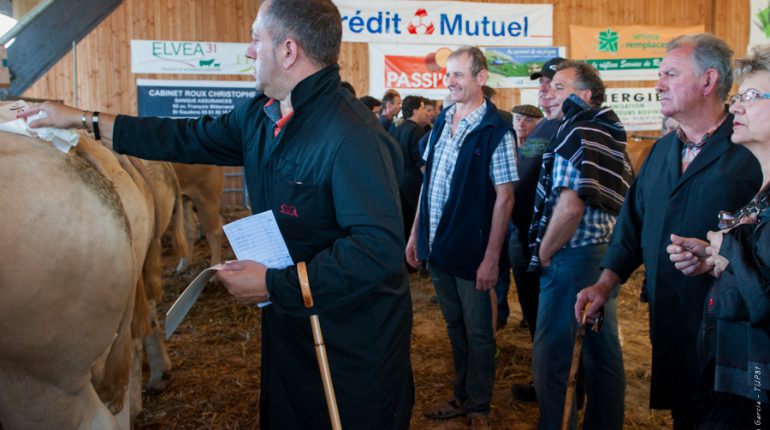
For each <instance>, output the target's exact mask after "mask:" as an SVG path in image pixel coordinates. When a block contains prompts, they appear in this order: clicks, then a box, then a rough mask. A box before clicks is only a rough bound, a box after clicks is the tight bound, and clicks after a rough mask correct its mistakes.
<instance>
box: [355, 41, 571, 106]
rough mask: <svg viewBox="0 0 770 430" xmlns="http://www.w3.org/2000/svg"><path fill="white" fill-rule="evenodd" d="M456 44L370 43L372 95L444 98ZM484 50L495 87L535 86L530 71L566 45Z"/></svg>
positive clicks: (560, 53) (558, 52)
mask: <svg viewBox="0 0 770 430" xmlns="http://www.w3.org/2000/svg"><path fill="white" fill-rule="evenodd" d="M455 49H457V46H439V45H393V44H386V43H372V44H370V45H369V95H371V96H373V97H377V98H379V97H382V95H383V94H384V93H385V91H386V90H389V89H394V90H397V91H398V92H399V93H401V95H402V97H404V96H405V95H420V96H423V97H428V98H432V99H441V98H444V96H446V95H447V94H448V90H447V88H446V85H444V75H445V74H446V62H447V59H448V58H449V54H451V53H452V51H454V50H455ZM481 50H482V51H483V52H484V55H485V56H486V57H487V62H488V64H489V80H488V81H487V84H488V85H489V86H490V87H493V88H535V87H537V81H532V80H530V79H529V75H530V74H532V73H534V72H536V71H538V70H540V69H541V68H542V67H543V63H544V62H546V61H548V60H549V59H550V58H553V57H556V56H562V57H564V56H565V55H566V49H565V48H557V47H548V48H489V47H483V48H481Z"/></svg>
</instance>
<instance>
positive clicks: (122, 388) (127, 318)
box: [92, 280, 144, 414]
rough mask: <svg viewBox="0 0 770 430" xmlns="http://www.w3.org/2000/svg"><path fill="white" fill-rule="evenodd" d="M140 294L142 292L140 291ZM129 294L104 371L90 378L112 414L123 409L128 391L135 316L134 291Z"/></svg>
mask: <svg viewBox="0 0 770 430" xmlns="http://www.w3.org/2000/svg"><path fill="white" fill-rule="evenodd" d="M139 282H141V280H140V281H139ZM142 294H144V293H143V292H142ZM130 296H131V299H130V300H129V301H128V303H127V304H126V308H125V309H124V310H123V317H122V318H121V320H120V325H119V326H118V331H117V335H116V336H115V339H114V340H113V341H112V345H110V352H109V353H108V354H107V359H106V360H105V362H104V371H103V373H102V375H101V377H100V378H98V379H96V380H95V381H93V380H92V381H93V382H94V388H95V389H96V393H97V394H99V398H100V399H101V400H102V402H104V404H106V405H107V407H108V408H109V410H110V412H112V413H113V414H117V413H118V412H120V411H121V410H122V409H123V402H124V400H125V395H126V392H127V391H128V381H129V370H130V365H131V345H132V341H131V329H132V327H131V326H132V320H133V319H134V318H135V317H134V311H135V310H134V307H135V302H136V291H135V294H131V295H130Z"/></svg>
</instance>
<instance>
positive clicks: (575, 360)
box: [561, 302, 598, 430]
mask: <svg viewBox="0 0 770 430" xmlns="http://www.w3.org/2000/svg"><path fill="white" fill-rule="evenodd" d="M589 306H591V302H588V303H586V306H585V307H584V308H583V319H582V320H581V321H580V325H579V326H578V330H577V335H575V346H574V347H573V348H572V362H571V363H570V366H569V377H568V379H567V393H566V394H565V396H564V413H563V414H562V418H561V430H567V429H569V419H570V416H571V415H572V401H573V400H574V399H575V385H576V382H577V372H578V368H580V355H581V352H582V350H583V337H585V334H586V314H587V312H588V307H589ZM594 330H598V325H594Z"/></svg>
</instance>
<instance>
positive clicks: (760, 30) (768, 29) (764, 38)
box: [749, 0, 770, 49]
mask: <svg viewBox="0 0 770 430" xmlns="http://www.w3.org/2000/svg"><path fill="white" fill-rule="evenodd" d="M750 7H751V9H750V11H749V49H751V47H752V46H754V45H762V44H765V43H770V3H768V2H767V0H751V6H750Z"/></svg>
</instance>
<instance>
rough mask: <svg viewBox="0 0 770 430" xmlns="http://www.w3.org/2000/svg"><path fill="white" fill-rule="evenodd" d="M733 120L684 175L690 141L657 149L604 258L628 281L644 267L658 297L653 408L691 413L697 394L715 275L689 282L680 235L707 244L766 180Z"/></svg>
mask: <svg viewBox="0 0 770 430" xmlns="http://www.w3.org/2000/svg"><path fill="white" fill-rule="evenodd" d="M731 135H732V115H731V116H729V117H728V118H727V119H726V120H725V122H724V123H723V124H722V125H721V126H720V127H719V128H718V129H717V130H716V131H715V132H714V134H713V135H712V136H711V137H710V138H709V140H708V142H707V143H706V144H705V146H704V147H703V149H702V150H701V152H700V154H698V156H697V157H695V160H693V162H692V163H691V164H690V166H689V167H688V168H687V170H686V171H685V173H684V174H682V173H681V152H682V142H681V141H680V140H679V139H678V138H677V137H676V135H675V133H670V134H668V135H666V136H664V137H663V138H661V139H660V140H658V142H656V143H655V145H654V146H653V148H652V150H651V152H650V155H649V156H648V158H647V160H646V161H645V163H644V165H643V166H642V168H641V170H640V171H639V175H638V176H637V178H636V180H635V181H634V183H633V184H632V186H631V189H630V190H629V192H628V195H627V196H626V200H625V203H624V204H623V208H622V209H621V211H620V217H619V218H618V221H617V224H616V226H615V232H614V234H613V236H612V240H611V242H610V247H609V249H608V250H607V253H606V254H605V257H604V259H603V260H602V264H601V266H602V267H603V268H608V269H612V270H613V271H614V272H615V273H617V274H618V275H619V276H620V278H621V280H622V281H623V282H625V280H626V279H627V278H628V277H629V276H630V275H631V274H632V273H633V271H634V270H636V268H637V267H639V265H640V264H644V267H645V271H646V276H647V287H648V288H649V298H650V340H651V342H652V382H651V390H650V407H651V408H653V409H671V408H678V407H687V406H688V404H689V401H690V399H691V398H692V396H693V395H694V393H695V389H696V388H697V385H698V384H697V382H698V377H699V376H700V371H701V369H700V368H699V366H698V365H697V363H698V361H699V360H698V356H697V342H698V338H699V329H700V326H701V320H702V313H703V304H704V300H705V297H706V293H707V292H708V290H709V287H710V285H711V282H712V278H711V277H710V276H709V275H701V276H697V277H689V276H684V275H683V274H682V273H681V272H679V271H678V270H676V269H675V268H674V265H673V263H671V261H670V260H669V256H668V254H667V253H666V246H668V245H669V244H670V243H671V240H670V236H671V234H672V233H674V234H677V235H680V236H685V237H698V238H705V237H706V232H708V231H709V230H717V214H718V213H719V211H720V210H729V211H734V210H736V209H738V208H740V207H741V206H743V205H744V204H745V203H746V202H748V201H749V200H751V198H752V197H753V196H754V194H755V193H756V192H757V190H758V189H759V187H760V185H761V182H762V173H761V171H760V167H759V163H758V162H757V160H756V159H755V158H754V156H753V155H751V153H750V152H749V151H748V150H747V149H746V148H744V147H741V146H737V145H734V144H732V143H731V142H730V136H731Z"/></svg>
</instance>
